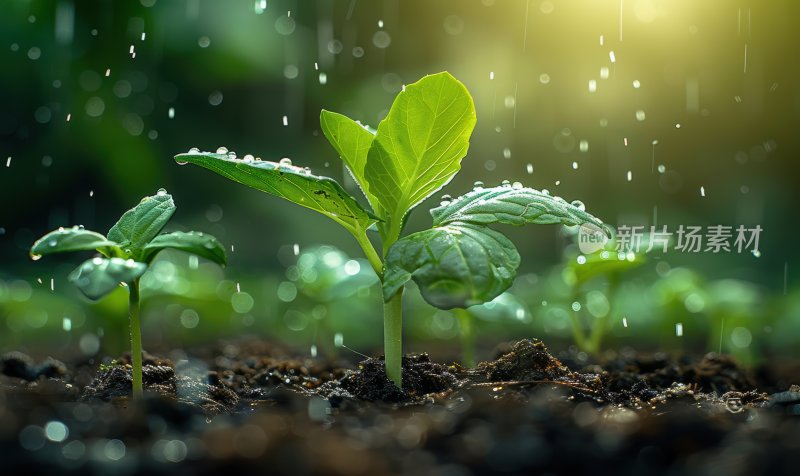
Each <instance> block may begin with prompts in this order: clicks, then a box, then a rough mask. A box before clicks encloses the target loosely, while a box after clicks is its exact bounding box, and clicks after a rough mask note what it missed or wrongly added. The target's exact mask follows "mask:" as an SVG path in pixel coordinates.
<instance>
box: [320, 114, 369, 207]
mask: <svg viewBox="0 0 800 476" xmlns="http://www.w3.org/2000/svg"><path fill="white" fill-rule="evenodd" d="M319 124H320V126H322V133H323V134H325V137H326V138H327V139H328V142H330V143H331V145H332V146H333V148H334V149H336V152H338V153H339V156H340V157H341V158H342V160H343V161H344V163H345V164H346V165H347V170H349V171H350V174H351V175H352V176H353V179H355V181H356V183H358V186H359V187H360V188H361V191H362V192H363V193H364V196H365V197H367V200H368V201H369V203H370V204H371V205H373V206H375V205H374V204H377V203H378V201H377V199H376V198H375V197H374V196H373V195H372V194H371V193H370V192H369V183H368V182H367V178H366V177H365V176H364V166H365V165H366V164H367V153H368V152H369V147H370V145H371V144H372V140H373V139H374V138H375V133H374V132H370V131H369V129H367V128H366V127H365V126H362V125H361V124H359V123H357V122H356V121H354V120H352V119H350V118H349V117H347V116H343V115H342V114H338V113H335V112H331V111H326V110H324V109H323V110H322V112H321V113H320V115H319Z"/></svg>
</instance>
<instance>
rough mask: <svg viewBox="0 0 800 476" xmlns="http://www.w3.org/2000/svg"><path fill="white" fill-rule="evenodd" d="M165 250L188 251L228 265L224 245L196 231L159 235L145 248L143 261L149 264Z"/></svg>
mask: <svg viewBox="0 0 800 476" xmlns="http://www.w3.org/2000/svg"><path fill="white" fill-rule="evenodd" d="M165 248H173V249H176V250H181V251H186V252H187V253H192V254H195V255H197V256H200V257H202V258H205V259H207V260H210V261H213V262H215V263H217V264H219V265H222V266H225V264H226V263H227V258H226V257H225V248H223V247H222V244H221V243H220V242H219V241H217V239H216V238H214V237H213V236H211V235H206V234H205V233H200V232H196V231H189V232H183V231H175V232H172V233H165V234H163V235H158V236H157V237H155V238H153V240H152V241H151V242H150V243H148V244H147V245H146V246H145V247H144V252H143V253H142V259H143V261H144V262H145V263H149V262H150V261H152V260H153V258H155V256H156V254H157V253H158V252H159V251H161V250H163V249H165Z"/></svg>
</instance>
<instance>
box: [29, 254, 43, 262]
mask: <svg viewBox="0 0 800 476" xmlns="http://www.w3.org/2000/svg"><path fill="white" fill-rule="evenodd" d="M31 259H32V260H33V261H39V260H40V259H42V255H31Z"/></svg>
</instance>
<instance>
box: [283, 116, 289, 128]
mask: <svg viewBox="0 0 800 476" xmlns="http://www.w3.org/2000/svg"><path fill="white" fill-rule="evenodd" d="M283 125H284V126H288V125H289V117H288V116H283Z"/></svg>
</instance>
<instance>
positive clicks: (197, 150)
mask: <svg viewBox="0 0 800 476" xmlns="http://www.w3.org/2000/svg"><path fill="white" fill-rule="evenodd" d="M189 153H190V154H199V153H200V149H198V148H197V147H192V148H191V149H189Z"/></svg>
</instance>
